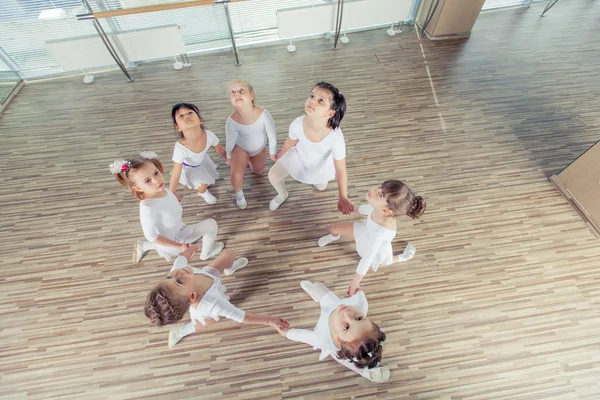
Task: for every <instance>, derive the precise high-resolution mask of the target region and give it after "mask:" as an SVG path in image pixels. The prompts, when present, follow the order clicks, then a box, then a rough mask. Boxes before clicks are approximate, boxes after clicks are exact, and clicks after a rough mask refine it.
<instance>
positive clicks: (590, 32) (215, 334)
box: [0, 0, 600, 400]
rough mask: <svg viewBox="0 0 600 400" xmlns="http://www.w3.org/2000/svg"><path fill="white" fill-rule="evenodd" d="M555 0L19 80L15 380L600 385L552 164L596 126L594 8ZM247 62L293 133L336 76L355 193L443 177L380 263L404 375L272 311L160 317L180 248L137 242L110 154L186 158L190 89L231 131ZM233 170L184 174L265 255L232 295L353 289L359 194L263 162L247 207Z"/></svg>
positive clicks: (63, 395) (425, 186)
mask: <svg viewBox="0 0 600 400" xmlns="http://www.w3.org/2000/svg"><path fill="white" fill-rule="evenodd" d="M542 8H543V5H534V6H532V8H531V9H530V10H523V9H511V10H503V11H495V12H489V13H484V14H482V15H481V17H480V19H479V21H478V22H477V24H476V26H475V29H474V32H473V36H472V37H471V38H470V39H468V40H465V41H449V42H429V41H427V40H419V38H418V36H417V34H416V32H415V30H414V28H409V27H405V31H404V33H402V34H401V35H397V36H395V37H388V36H387V35H386V34H385V30H384V29H382V30H377V31H370V32H363V33H356V34H351V35H349V37H350V39H351V41H350V43H349V44H347V45H341V48H340V49H339V50H338V51H337V52H333V51H330V46H331V43H329V42H327V41H325V40H324V39H315V40H309V41H303V42H298V43H297V46H298V51H297V52H296V53H295V54H288V53H287V52H286V50H285V46H271V47H262V48H253V49H246V50H242V52H241V59H242V61H243V65H242V66H240V67H235V66H234V65H233V64H232V56H231V54H229V53H221V54H214V55H205V56H200V57H194V58H192V62H193V66H192V68H191V69H186V70H182V71H174V70H173V69H172V68H171V67H170V63H169V62H163V63H154V64H145V65H142V66H141V67H140V69H139V70H138V71H136V72H135V75H136V82H135V83H132V84H128V83H126V82H125V79H124V78H123V76H122V75H121V74H120V73H119V72H111V73H108V74H99V75H97V76H96V81H95V82H94V84H92V85H88V86H86V85H84V84H83V83H81V79H80V78H68V79H62V80H55V81H46V82H39V83H34V84H31V85H29V86H27V87H25V88H24V89H23V90H22V91H21V93H20V94H19V95H18V96H17V98H16V99H15V100H14V102H13V103H12V104H11V105H10V106H9V107H8V108H7V109H6V110H5V111H4V113H3V114H2V115H1V116H0V143H1V146H0V166H1V170H2V175H1V177H0V182H1V185H0V209H1V214H2V224H1V228H0V254H1V257H0V282H1V284H2V285H1V288H2V302H1V306H0V397H1V398H3V399H50V398H52V399H86V400H87V399H104V398H109V399H142V398H145V399H182V398H196V399H211V400H212V399H367V398H368V399H453V400H457V399H486V400H488V399H489V400H492V399H510V400H514V399H528V400H532V399H569V400H570V399H598V398H600V242H599V241H598V239H596V237H595V236H594V235H593V234H592V233H591V232H590V231H589V230H588V229H587V228H586V226H585V224H584V222H583V221H582V220H581V219H580V218H579V216H578V215H577V214H576V212H575V211H574V210H573V209H571V207H570V206H569V205H568V203H567V201H566V200H565V199H563V198H562V197H561V195H560V194H559V193H558V192H557V191H556V190H555V189H554V187H553V186H552V185H551V184H550V183H549V182H548V177H549V176H550V175H552V174H553V173H556V172H558V171H559V170H560V169H562V168H563V167H565V166H566V165H567V164H568V163H569V162H571V161H572V160H574V159H575V158H576V157H577V156H578V155H579V154H580V153H582V152H583V151H584V150H585V149H586V148H588V147H590V146H591V145H592V144H593V143H594V142H595V141H596V140H598V139H599V138H600V111H599V110H600V80H599V78H598V71H600V44H599V42H598V40H597V39H595V35H596V36H597V34H598V21H599V20H600V7H599V6H598V4H597V2H594V1H590V0H571V1H560V2H558V4H557V5H556V6H555V7H554V8H553V9H552V10H551V11H550V12H549V13H548V14H547V16H546V17H545V18H544V19H540V18H539V17H538V14H539V12H540V11H541V9H542ZM421 45H422V46H423V52H422V51H421ZM424 57H425V59H424ZM425 62H426V63H425ZM426 66H427V67H428V68H429V72H430V73H431V79H432V81H431V83H430V80H429V77H428V73H427V69H426ZM234 78H244V79H247V80H249V81H250V82H252V83H253V84H254V86H255V89H256V92H257V102H258V104H261V105H263V106H265V107H266V108H267V109H268V110H269V111H270V112H271V114H272V115H273V116H274V119H275V121H276V124H277V128H278V134H279V146H281V144H282V143H283V141H284V138H285V135H286V133H287V127H288V125H289V123H290V122H291V121H292V120H293V118H294V117H296V116H298V115H300V114H301V113H302V106H303V101H304V99H305V97H306V95H307V94H308V92H309V91H310V89H311V85H312V84H313V83H314V82H316V81H319V80H328V81H331V82H333V83H334V84H336V85H338V86H339V87H340V88H341V90H342V92H343V93H344V94H345V95H346V97H347V99H348V113H347V116H346V118H345V119H344V121H343V123H342V128H343V131H344V134H345V136H346V140H347V147H348V157H347V160H348V171H349V181H350V185H349V191H350V194H351V198H352V200H353V201H355V202H356V203H358V202H360V201H361V199H362V198H363V196H364V194H365V192H366V190H367V189H368V188H370V187H372V186H374V185H377V184H379V183H380V182H382V181H383V180H384V179H387V178H399V179H403V180H405V181H407V182H408V183H409V184H410V185H411V186H412V187H413V188H414V189H415V190H416V191H417V192H418V193H419V194H421V195H422V196H424V197H425V198H426V199H427V202H428V209H427V212H426V213H425V215H424V216H423V218H422V219H421V220H419V221H412V220H409V219H408V218H405V219H402V220H400V221H399V224H398V232H399V234H398V237H397V240H396V242H395V247H396V249H397V250H398V251H400V250H402V248H403V246H404V244H405V243H406V242H407V241H410V242H411V243H413V244H415V246H416V248H417V254H416V257H415V258H414V259H413V260H411V261H410V262H407V263H405V264H402V265H396V266H394V267H391V268H383V269H380V271H378V272H377V273H372V272H371V273H369V274H368V275H367V277H366V278H365V281H364V284H363V288H364V290H365V292H366V293H367V297H368V299H369V302H370V303H369V305H370V307H369V315H370V317H371V318H372V319H373V320H374V321H377V322H379V323H380V325H381V326H382V328H383V329H384V330H385V332H386V333H387V335H388V340H387V341H386V344H385V352H384V361H385V364H386V365H387V366H388V367H389V368H390V369H391V371H392V377H391V379H390V381H389V382H387V383H385V384H380V385H376V384H373V383H370V382H368V381H367V380H365V379H363V378H361V377H359V376H357V375H356V374H354V373H353V372H351V371H347V370H345V369H344V368H343V367H341V366H339V365H338V364H337V363H336V362H334V361H332V360H328V361H324V362H319V361H318V353H317V352H316V351H312V350H311V349H310V348H309V347H308V346H306V345H302V344H297V343H293V342H290V341H286V340H285V339H284V338H282V337H280V336H279V335H277V334H276V333H275V332H274V331H272V330H270V329H267V328H264V327H253V326H240V325H237V324H235V323H233V322H229V321H221V322H219V323H217V324H215V325H213V326H212V327H211V328H210V329H209V330H208V332H206V333H203V334H201V335H195V336H191V337H189V338H186V339H184V340H183V341H182V342H181V343H180V344H178V345H177V346H176V348H175V349H174V350H169V349H168V347H167V330H166V329H157V328H150V327H148V323H147V321H146V319H145V317H144V315H143V312H142V310H143V303H144V299H145V296H146V293H147V291H148V290H149V288H151V287H152V285H153V284H154V282H156V281H157V280H158V279H160V278H161V277H163V276H164V275H165V274H166V272H167V271H168V270H169V265H168V264H167V263H165V262H164V260H161V259H159V257H158V256H157V255H156V254H155V253H151V254H149V255H148V256H146V257H145V258H144V260H143V261H142V262H141V263H140V264H138V265H132V264H131V263H130V258H131V247H132V243H133V241H134V240H135V239H136V238H140V237H141V229H140V227H139V222H138V205H137V203H136V201H135V200H134V199H133V198H131V197H130V195H129V194H128V193H126V191H125V190H124V189H123V188H122V187H120V186H119V185H118V184H117V182H116V181H115V180H114V178H113V177H112V176H111V175H110V174H109V172H108V164H109V163H110V162H112V161H113V160H114V159H115V158H118V157H126V156H130V155H133V154H136V153H137V152H139V151H140V150H154V151H156V152H157V153H158V154H159V156H160V157H161V158H162V159H163V160H164V161H166V162H167V164H168V163H169V160H170V156H171V152H172V147H173V143H174V136H173V129H172V126H171V123H170V116H169V112H170V107H171V105H172V104H173V103H175V102H178V101H182V100H186V101H191V102H194V103H196V104H198V106H199V107H200V109H201V110H202V112H203V115H204V117H205V120H206V125H207V127H208V129H211V130H213V131H214V132H215V133H216V134H217V135H218V136H219V137H220V138H221V139H222V140H223V141H224V131H223V129H224V123H225V119H226V117H227V115H228V113H229V112H230V106H229V104H228V101H227V94H226V88H227V83H228V81H230V80H232V79H234ZM432 87H433V88H434V89H435V96H434V92H433V90H432ZM436 98H437V101H436ZM214 159H215V160H216V156H214ZM269 165H270V161H269ZM219 172H220V173H221V179H220V180H219V181H218V184H217V185H216V186H215V187H214V189H213V193H214V194H215V195H216V196H217V198H218V199H219V203H218V204H217V205H214V206H207V205H205V204H203V202H202V201H200V200H199V199H198V198H197V197H196V196H195V195H193V193H191V192H190V191H187V190H184V191H182V193H183V194H184V199H183V209H184V220H185V221H187V222H188V223H193V222H196V221H199V220H201V219H204V218H208V217H214V218H215V219H216V220H217V221H218V223H219V226H220V230H219V239H221V240H224V241H225V242H226V245H227V247H228V248H230V249H234V250H235V251H236V252H238V253H239V254H240V255H244V256H247V257H248V258H249V259H250V262H251V264H250V265H249V266H248V267H247V268H246V269H244V270H242V271H240V272H239V273H238V274H237V275H235V276H234V277H230V278H226V279H225V282H226V283H227V285H228V287H229V289H230V294H231V297H232V300H233V301H234V303H237V304H239V305H240V306H241V307H243V308H245V309H247V310H252V311H254V312H260V313H271V314H274V315H280V316H283V317H286V318H288V319H289V320H290V321H291V323H292V324H293V326H295V327H302V328H312V327H313V326H314V323H315V322H316V319H317V316H318V309H317V307H315V305H314V303H313V302H312V301H311V300H310V299H309V297H308V296H307V295H306V294H305V293H304V292H303V291H302V290H301V289H300V287H299V282H300V280H301V279H310V280H316V281H322V282H324V283H325V284H326V285H328V286H329V287H331V288H332V289H333V290H334V291H335V292H336V293H337V294H338V295H340V296H342V295H343V293H344V292H345V289H346V287H347V284H348V283H349V281H350V279H351V277H352V275H353V273H354V270H355V268H356V265H357V262H358V256H357V254H356V253H355V252H354V245H353V243H352V242H351V241H340V242H337V243H335V244H332V245H330V246H327V247H325V248H319V247H317V246H316V240H317V239H318V238H319V237H320V236H321V235H323V234H325V233H326V226H327V224H329V223H332V222H336V221H349V220H354V219H356V218H357V217H346V216H343V215H341V214H340V213H339V212H337V210H336V192H337V185H336V184H335V183H332V184H331V185H330V187H329V188H328V189H327V190H326V191H325V192H323V193H320V192H317V191H315V190H314V189H313V188H312V187H309V186H307V185H301V184H298V183H292V182H289V183H288V187H289V190H290V197H289V199H288V201H287V202H286V203H285V204H284V205H283V206H282V207H281V209H280V210H278V211H277V212H270V211H269V210H268V202H269V200H270V199H271V198H272V197H273V195H274V190H273V189H272V188H271V186H270V185H269V183H268V181H267V178H266V176H262V177H257V176H251V175H250V173H249V172H248V174H247V175H246V181H245V192H246V198H247V200H248V209H246V210H245V211H241V210H238V209H237V208H236V207H235V204H234V200H233V191H232V189H231V186H230V184H229V172H228V169H227V168H226V166H225V164H224V163H223V162H219ZM198 264H199V265H202V263H201V262H198Z"/></svg>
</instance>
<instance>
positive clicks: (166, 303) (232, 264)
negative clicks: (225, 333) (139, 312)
mask: <svg viewBox="0 0 600 400" xmlns="http://www.w3.org/2000/svg"><path fill="white" fill-rule="evenodd" d="M197 249H198V247H197V246H195V245H191V246H190V247H189V248H188V249H187V250H186V251H185V252H184V253H183V254H182V255H180V256H179V257H177V259H176V260H175V263H174V264H173V268H171V271H170V272H169V274H168V275H167V277H166V278H165V279H163V280H162V281H161V282H159V283H158V284H157V285H156V286H155V287H154V288H153V289H152V290H151V291H150V293H149V294H148V297H147V298H146V305H145V307H144V313H145V314H146V316H147V317H148V318H149V319H150V322H151V323H152V324H154V325H158V326H164V325H170V324H174V323H177V322H179V321H181V320H182V319H183V317H184V316H185V314H186V313H187V312H188V311H189V313H190V319H191V322H189V323H187V324H185V325H183V326H179V327H176V328H173V329H171V331H170V333H169V347H170V348H172V347H173V346H175V345H176V344H177V343H178V342H179V341H180V340H181V339H182V338H183V337H185V336H188V335H190V334H192V333H195V332H197V330H198V329H199V330H204V329H206V328H208V327H209V326H210V325H212V324H213V323H214V322H215V321H218V320H219V319H220V318H221V317H224V318H227V319H231V320H233V321H235V322H238V323H240V324H254V325H268V326H271V327H273V328H276V329H287V328H289V324H288V323H287V321H286V320H284V319H281V318H277V317H272V316H269V315H258V314H251V313H248V312H245V311H244V310H242V309H240V308H238V307H236V306H234V305H233V304H231V303H230V302H229V296H227V295H226V294H225V290H226V289H225V285H223V284H222V283H221V274H224V275H231V274H233V273H234V272H235V271H237V270H238V269H240V268H243V267H245V266H246V265H247V264H248V259H246V258H238V259H237V260H236V259H235V253H234V252H233V251H231V250H225V251H224V252H222V253H221V254H220V255H219V256H218V257H217V258H216V259H215V260H214V261H213V262H211V264H210V266H205V267H204V268H202V269H199V268H194V267H192V266H190V265H188V262H189V261H190V260H191V258H192V255H193V254H194V252H195V251H196V250H197Z"/></svg>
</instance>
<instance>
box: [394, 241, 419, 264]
mask: <svg viewBox="0 0 600 400" xmlns="http://www.w3.org/2000/svg"><path fill="white" fill-rule="evenodd" d="M416 251H417V249H416V248H415V246H413V245H412V244H411V243H409V244H407V245H406V248H405V249H404V251H403V252H402V254H400V255H398V262H404V261H408V260H410V259H411V258H413V257H414V256H415V253H416Z"/></svg>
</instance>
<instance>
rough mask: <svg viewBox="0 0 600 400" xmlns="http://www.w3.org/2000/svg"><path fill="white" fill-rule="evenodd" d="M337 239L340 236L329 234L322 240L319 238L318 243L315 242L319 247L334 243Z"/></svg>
mask: <svg viewBox="0 0 600 400" xmlns="http://www.w3.org/2000/svg"><path fill="white" fill-rule="evenodd" d="M339 238H340V235H335V236H334V235H332V234H331V233H330V234H329V235H325V236H323V237H322V238H320V239H319V241H318V242H317V244H318V245H319V247H323V246H327V245H328V244H329V243H331V242H335V241H336V240H338V239H339Z"/></svg>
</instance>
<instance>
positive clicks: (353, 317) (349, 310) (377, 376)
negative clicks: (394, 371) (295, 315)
mask: <svg viewBox="0 0 600 400" xmlns="http://www.w3.org/2000/svg"><path fill="white" fill-rule="evenodd" d="M300 286H301V287H302V289H304V290H305V291H306V292H307V293H308V294H309V295H310V297H311V298H312V299H313V300H314V301H316V302H318V303H319V305H320V306H321V316H320V317H319V320H318V321H317V325H316V326H315V329H314V330H312V331H311V330H308V329H287V327H284V328H280V327H278V328H277V330H278V331H279V333H280V334H281V335H282V336H284V337H286V338H288V339H290V340H294V341H296V342H302V343H306V344H308V345H310V346H312V348H313V349H315V350H320V351H321V354H320V356H319V360H323V359H325V358H326V357H327V356H330V357H331V358H333V359H334V360H335V361H337V362H339V363H340V364H342V365H344V366H345V367H346V368H349V369H351V370H352V371H354V372H356V373H358V374H360V375H361V376H363V377H365V378H367V379H369V380H370V381H373V382H385V381H387V380H388V379H389V377H390V371H389V370H388V369H387V368H386V367H384V366H380V362H381V356H382V352H383V342H384V341H385V333H383V331H382V330H381V329H380V328H379V326H378V325H377V324H375V323H373V322H371V320H369V318H367V311H368V308H369V304H368V303H367V298H366V297H365V294H364V293H363V292H362V290H359V291H358V292H357V293H356V294H354V295H353V296H352V297H348V298H345V299H339V298H338V297H337V296H336V295H335V294H334V293H333V292H331V291H330V290H329V289H327V288H326V287H325V286H324V285H323V284H322V283H319V282H314V283H312V282H309V281H302V282H300Z"/></svg>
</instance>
